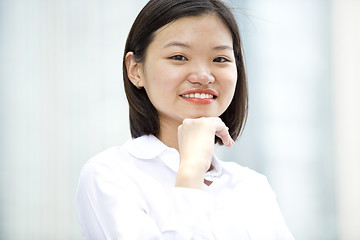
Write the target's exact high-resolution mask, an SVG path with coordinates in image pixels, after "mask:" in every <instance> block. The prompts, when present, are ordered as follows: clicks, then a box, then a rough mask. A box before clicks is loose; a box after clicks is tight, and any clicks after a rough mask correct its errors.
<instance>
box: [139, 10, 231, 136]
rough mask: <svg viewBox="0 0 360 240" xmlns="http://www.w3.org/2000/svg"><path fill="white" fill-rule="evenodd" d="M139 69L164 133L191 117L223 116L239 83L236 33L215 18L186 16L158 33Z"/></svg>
mask: <svg viewBox="0 0 360 240" xmlns="http://www.w3.org/2000/svg"><path fill="white" fill-rule="evenodd" d="M138 70H139V71H138V73H139V79H138V82H139V85H140V86H143V87H144V88H145V90H146V93H147V95H148V97H149V99H150V101H151V103H152V104H153V105H154V107H155V108H156V110H157V112H158V116H159V119H160V132H162V131H163V129H162V127H163V126H164V125H166V126H170V125H171V126H178V125H180V124H181V123H182V121H183V120H184V119H185V118H199V117H214V116H220V115H221V114H222V113H223V112H224V111H225V110H226V108H227V107H228V106H229V104H230V102H231V100H232V98H233V95H234V91H235V85H236V81H237V70H236V63H235V57H234V52H233V40H232V36H231V33H230V31H229V30H228V28H227V27H226V25H225V24H224V23H223V22H222V20H221V19H220V18H219V17H218V16H216V15H213V14H207V15H201V16H195V17H183V18H180V19H178V20H176V21H174V22H172V23H170V24H167V25H165V26H164V27H162V28H160V29H159V30H158V31H157V32H156V33H155V36H154V39H153V41H152V42H151V43H150V45H149V46H148V48H147V50H146V57H145V62H144V63H142V64H140V65H139V68H138Z"/></svg>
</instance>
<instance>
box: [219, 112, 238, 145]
mask: <svg viewBox="0 0 360 240" xmlns="http://www.w3.org/2000/svg"><path fill="white" fill-rule="evenodd" d="M215 135H216V136H218V137H219V138H220V139H221V141H222V142H223V144H224V145H225V146H227V147H231V146H232V145H233V144H234V140H233V139H232V138H231V136H230V133H229V128H228V127H226V125H225V123H224V122H223V121H221V119H220V118H219V119H218V120H217V124H216V125H215Z"/></svg>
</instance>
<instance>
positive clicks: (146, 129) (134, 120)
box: [123, 0, 248, 144]
mask: <svg viewBox="0 0 360 240" xmlns="http://www.w3.org/2000/svg"><path fill="white" fill-rule="evenodd" d="M204 14H216V15H217V16H219V17H220V18H221V19H222V20H223V22H224V23H225V25H226V26H227V27H228V28H229V30H230V32H231V34H232V39H233V49H234V55H235V59H236V68H237V76H238V79H237V83H236V87H235V93H234V97H233V99H232V101H231V103H230V105H229V107H228V108H227V109H226V111H225V112H224V113H223V114H222V115H221V116H220V118H221V119H222V121H223V122H224V123H225V124H226V126H227V127H228V128H229V133H230V135H231V137H232V138H233V139H234V140H236V138H237V137H238V136H239V134H240V133H241V131H242V130H243V128H244V125H245V122H246V118H247V112H248V90H247V81H246V74H245V68H244V59H243V53H242V46H241V39H240V33H239V28H238V26H237V23H236V20H235V18H234V16H233V14H232V13H231V11H230V9H229V8H228V7H227V6H226V5H225V4H224V3H223V2H222V1H221V0H150V1H149V2H148V3H147V4H146V5H145V7H144V8H143V9H142V10H141V11H140V13H139V15H138V16H137V18H136V19H135V21H134V24H133V25H132V27H131V30H130V33H129V36H128V38H127V41H126V45H125V50H124V57H123V77H124V87H125V92H126V97H127V99H128V102H129V116H130V131H131V136H132V137H133V138H137V137H140V136H142V135H149V134H153V135H155V136H158V134H159V131H160V121H159V117H158V114H157V110H156V109H155V107H154V106H153V105H152V103H151V102H150V100H149V98H148V96H147V94H146V91H145V89H144V88H140V89H138V88H137V87H136V86H134V85H133V84H132V83H131V82H130V80H129V78H128V73H127V69H126V65H125V56H126V54H127V53H128V52H133V53H134V57H135V60H136V61H137V62H144V61H145V54H146V49H147V47H148V46H149V44H150V43H151V41H152V40H153V38H154V34H155V32H156V31H157V30H158V29H159V28H161V27H162V26H164V25H166V24H168V23H170V22H173V21H175V20H177V19H179V18H182V17H186V16H200V15H204ZM216 142H217V143H219V144H221V140H220V139H218V138H217V139H216Z"/></svg>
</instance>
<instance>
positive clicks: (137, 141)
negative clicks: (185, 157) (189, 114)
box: [123, 135, 222, 181]
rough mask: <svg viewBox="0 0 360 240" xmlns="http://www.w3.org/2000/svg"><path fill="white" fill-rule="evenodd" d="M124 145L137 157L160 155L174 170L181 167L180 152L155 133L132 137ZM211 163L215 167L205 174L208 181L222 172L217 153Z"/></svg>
mask: <svg viewBox="0 0 360 240" xmlns="http://www.w3.org/2000/svg"><path fill="white" fill-rule="evenodd" d="M123 147H124V149H125V150H126V151H127V152H128V153H130V154H131V155H132V156H134V157H135V158H138V159H154V158H157V157H158V158H160V160H161V161H162V162H163V163H164V164H165V165H166V166H167V167H168V168H170V169H171V170H173V171H174V172H177V171H178V169H179V162H180V155H179V152H178V151H177V150H176V149H174V148H170V147H168V146H166V145H165V144H164V143H163V142H161V141H160V140H159V139H158V138H156V137H155V136H154V135H143V136H141V137H138V138H134V139H130V140H128V141H127V142H126V143H125V144H124V146H123ZM211 164H212V166H213V169H212V170H211V171H209V172H207V173H206V174H205V179H206V180H208V181H213V180H214V179H215V178H216V177H218V176H220V175H221V173H222V167H221V164H220V160H219V159H218V158H217V157H216V156H215V155H213V158H212V163H211Z"/></svg>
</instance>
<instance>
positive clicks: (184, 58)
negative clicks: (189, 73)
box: [170, 55, 230, 63]
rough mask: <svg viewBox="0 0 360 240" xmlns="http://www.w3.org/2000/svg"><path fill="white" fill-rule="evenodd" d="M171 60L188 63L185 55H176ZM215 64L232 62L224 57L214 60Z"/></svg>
mask: <svg viewBox="0 0 360 240" xmlns="http://www.w3.org/2000/svg"><path fill="white" fill-rule="evenodd" d="M170 59H171V60H175V61H187V60H188V59H187V58H186V57H184V56H183V55H174V56H172V57H170ZM214 62H218V63H224V62H230V61H229V59H227V58H224V57H217V58H215V59H214Z"/></svg>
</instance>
